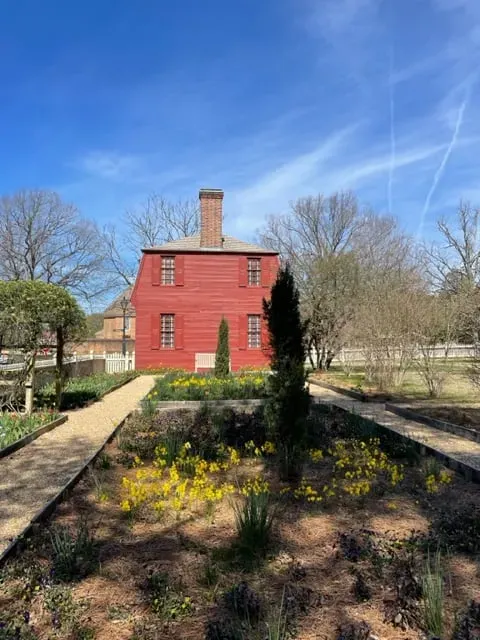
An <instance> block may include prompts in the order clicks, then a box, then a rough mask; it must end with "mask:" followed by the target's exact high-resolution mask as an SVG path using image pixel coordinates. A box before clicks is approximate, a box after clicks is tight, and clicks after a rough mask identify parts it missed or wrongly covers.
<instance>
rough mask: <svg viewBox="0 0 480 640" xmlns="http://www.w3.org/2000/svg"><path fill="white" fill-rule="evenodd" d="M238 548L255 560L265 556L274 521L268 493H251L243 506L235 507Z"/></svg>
mask: <svg viewBox="0 0 480 640" xmlns="http://www.w3.org/2000/svg"><path fill="white" fill-rule="evenodd" d="M234 510H235V524H236V528H237V536H238V547H239V550H240V551H241V553H242V554H243V555H245V556H246V557H250V558H254V557H261V556H263V555H264V554H265V552H266V550H267V547H268V545H269V542H270V538H271V533H272V526H273V521H274V515H273V511H272V508H271V505H270V497H269V494H268V493H267V492H263V491H262V492H260V493H253V492H252V493H249V494H248V495H247V496H246V497H245V500H244V502H243V504H242V505H240V506H239V505H235V507H234Z"/></svg>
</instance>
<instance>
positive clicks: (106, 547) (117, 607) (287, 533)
mask: <svg viewBox="0 0 480 640" xmlns="http://www.w3.org/2000/svg"><path fill="white" fill-rule="evenodd" d="M108 454H109V456H110V457H111V458H112V460H114V459H115V457H116V456H117V454H118V450H117V449H116V446H115V444H111V445H110V446H109V448H108ZM252 464H253V463H250V462H248V461H247V462H245V464H244V466H243V471H244V472H245V473H246V474H250V473H251V472H252V470H253V467H252ZM134 473H135V471H134V470H126V469H125V468H124V467H123V466H122V465H120V464H118V463H114V464H113V465H112V467H111V468H110V469H108V470H102V469H100V468H97V469H96V470H95V474H96V479H97V483H96V484H95V482H94V479H93V478H92V477H91V476H86V477H85V479H84V480H82V482H81V483H80V484H79V485H78V486H77V487H76V489H75V490H74V491H73V493H72V495H71V497H70V498H69V499H68V500H67V501H66V502H64V503H63V504H62V505H60V507H59V508H58V510H57V512H56V514H55V516H54V518H53V522H55V523H61V524H72V525H73V524H74V523H75V522H77V521H78V520H79V518H86V519H87V520H88V522H89V523H90V526H91V528H92V530H93V531H94V532H95V537H96V539H97V540H98V541H99V543H100V566H99V569H98V570H97V571H96V572H95V573H94V574H93V575H90V576H88V577H86V578H84V579H83V580H81V581H79V582H77V583H72V591H73V597H74V600H75V602H82V601H83V602H84V606H85V611H84V612H83V613H82V622H83V623H84V624H85V625H86V626H88V627H89V628H92V629H94V630H95V636H94V637H95V638H96V639H97V640H112V638H115V640H128V639H130V638H132V637H134V636H133V633H134V628H135V626H136V625H137V628H138V625H141V624H143V623H145V622H146V623H148V624H149V625H153V626H154V628H155V629H156V631H155V635H152V634H150V635H147V634H146V633H145V634H144V635H141V634H139V635H137V636H135V637H136V638H138V639H142V638H168V639H170V640H172V639H173V640H202V639H203V638H204V633H205V631H204V630H205V624H206V621H207V619H208V618H209V617H211V615H212V614H213V613H214V612H215V611H216V610H217V604H216V601H217V600H218V598H219V595H220V594H221V593H222V592H223V591H224V590H226V589H228V588H230V587H231V586H232V585H234V584H235V583H238V582H239V581H241V580H243V579H245V580H247V581H248V583H249V585H250V586H251V587H252V588H253V589H255V591H257V593H259V594H260V595H261V596H262V598H263V600H264V601H266V602H268V603H271V604H272V605H275V604H276V605H279V604H280V601H281V599H282V592H283V589H284V585H285V584H287V583H290V584H292V583H294V584H297V585H301V586H302V587H308V588H310V589H311V590H312V592H313V594H314V595H315V602H314V604H313V605H312V606H311V607H310V608H309V610H308V612H307V613H306V614H302V615H300V616H299V618H298V634H297V636H296V637H297V638H298V639H299V640H314V639H315V640H335V638H336V637H337V629H338V627H339V625H340V624H342V623H344V622H349V621H355V620H362V619H363V620H366V621H367V622H368V623H369V624H370V625H371V627H372V630H373V633H374V634H375V635H377V636H378V637H379V638H381V639H382V640H407V639H408V640H420V638H422V637H423V635H422V631H421V630H420V629H419V628H410V629H408V630H406V631H404V630H401V629H399V628H398V627H394V626H393V624H391V623H390V622H389V621H386V610H387V609H388V606H389V603H391V602H393V601H394V599H395V579H394V577H393V574H392V572H391V569H390V568H389V567H386V568H385V569H384V570H383V574H382V576H381V577H379V575H377V573H376V572H375V571H374V570H373V568H372V563H371V561H370V560H368V559H366V560H361V561H359V562H357V563H353V562H351V561H350V560H347V559H345V557H344V555H343V554H342V553H341V550H340V547H339V535H340V534H341V533H349V532H352V531H357V530H358V529H360V528H366V529H368V530H372V531H374V532H375V534H376V536H377V537H378V539H379V540H393V539H405V538H408V536H409V535H410V533H411V531H412V530H416V531H423V532H425V531H426V530H427V529H428V525H429V520H430V518H431V516H432V513H433V512H434V510H435V508H437V507H439V506H440V505H443V506H445V505H446V504H452V505H453V504H456V505H458V503H459V502H460V501H475V502H477V503H479V504H480V495H479V491H478V488H477V487H476V486H475V485H472V484H469V483H467V482H465V481H464V480H462V479H461V478H460V477H455V478H454V479H453V481H452V483H451V485H449V486H448V487H445V488H443V489H442V490H441V492H440V493H439V494H436V495H430V494H426V493H425V491H424V490H423V489H422V487H421V486H420V484H419V483H420V479H419V478H420V476H419V475H418V470H415V469H409V470H407V473H406V479H405V481H404V482H403V483H402V485H400V486H399V487H397V488H396V489H395V490H393V489H391V490H388V491H387V493H386V494H385V495H383V496H381V497H380V496H378V495H377V496H375V495H371V496H368V497H367V498H364V499H363V500H361V502H359V501H358V499H357V501H355V500H354V499H351V500H350V501H346V502H345V501H344V502H336V503H333V504H332V505H330V506H329V507H328V508H325V507H321V508H320V507H318V508H317V507H311V506H307V505H302V504H300V503H298V502H291V503H288V505H287V506H285V507H284V508H283V509H282V510H281V511H280V512H279V523H278V527H277V530H276V541H275V545H274V548H273V550H272V554H271V556H269V558H268V559H267V561H266V562H265V565H264V566H263V567H262V568H260V569H257V570H255V571H253V572H251V573H245V572H244V571H242V570H241V569H232V568H231V567H228V568H227V567H226V566H224V565H222V564H221V561H220V560H218V563H219V567H220V568H221V572H220V576H219V582H218V584H217V585H216V586H214V587H207V586H204V585H203V584H202V582H201V577H202V575H203V572H204V568H205V566H206V564H207V563H208V562H211V561H212V560H211V558H212V556H215V554H217V555H218V552H219V550H221V549H225V548H228V546H229V545H230V544H231V542H232V541H233V540H234V537H235V529H234V518H233V513H232V508H231V504H230V502H229V501H228V500H225V502H224V503H222V504H221V505H220V506H219V507H218V508H217V510H216V513H215V519H214V522H213V524H212V523H211V522H210V521H209V520H207V519H206V518H205V517H204V516H203V515H202V514H201V513H193V514H186V515H185V517H184V518H183V519H180V520H179V521H176V520H175V519H173V518H170V519H168V518H167V519H166V520H164V521H162V522H158V521H154V520H151V521H149V520H148V519H145V520H142V521H137V522H134V523H133V524H130V523H129V521H128V518H127V517H126V516H125V514H124V513H122V511H121V510H120V507H119V503H120V499H121V491H122V489H121V479H122V477H123V476H125V475H127V476H132V475H133V474H134ZM99 480H100V481H101V487H102V491H104V492H106V494H107V495H108V500H107V501H104V502H100V501H99V500H98V481H99ZM47 549H48V545H47V546H45V545H43V546H42V545H40V543H39V542H36V543H35V544H34V545H33V546H31V547H29V548H27V549H26V550H25V551H24V553H23V561H25V560H26V561H27V562H28V561H29V560H31V559H33V558H37V559H38V558H40V559H41V561H42V562H45V563H46V565H48V561H49V556H48V550H47ZM19 562H22V557H20V558H18V559H14V560H12V561H11V562H10V563H9V565H10V568H8V567H7V574H6V575H7V577H6V578H5V580H4V581H3V582H2V581H1V580H0V611H2V612H5V611H9V610H10V609H11V608H12V607H14V606H18V603H17V601H16V598H15V597H14V596H12V594H14V593H15V589H14V588H15V587H16V586H17V587H18V580H17V579H14V578H11V577H10V578H9V577H8V575H10V574H9V572H11V570H12V567H13V566H15V564H16V563H17V564H18V563H19ZM298 566H300V567H301V569H302V572H301V576H300V577H297V578H295V577H294V572H295V567H298ZM445 566H446V570H447V572H448V576H449V584H451V590H450V589H448V595H447V597H446V602H445V610H446V617H447V630H448V633H449V634H450V633H451V629H452V624H453V620H454V615H455V612H458V611H459V610H460V609H462V608H463V607H464V606H465V605H466V604H467V602H468V600H469V599H471V598H479V597H480V579H479V570H478V566H477V565H476V564H475V562H474V561H473V560H471V559H469V558H467V557H463V556H461V555H455V554H451V555H450V556H449V557H448V558H446V559H445ZM152 570H156V571H158V570H163V571H166V572H167V573H168V575H169V576H170V577H171V579H172V580H173V581H174V582H175V581H177V582H179V583H181V585H182V592H183V593H184V594H185V595H188V596H189V597H191V598H192V603H193V605H194V611H193V613H192V614H191V615H189V616H187V617H185V618H183V619H180V620H175V621H168V622H162V621H161V620H159V619H158V618H155V616H154V615H153V614H152V613H151V612H150V610H149V604H148V600H147V597H146V592H145V588H144V586H145V581H146V579H147V576H148V575H149V572H151V571H152ZM357 570H360V571H361V572H362V573H363V574H364V575H365V576H366V577H367V581H368V584H369V585H370V587H371V590H372V597H371V599H370V600H368V601H367V602H364V603H358V602H357V601H356V599H355V597H354V595H353V593H352V587H353V584H354V579H355V576H354V572H355V571H357ZM39 598H40V596H37V597H36V599H34V601H33V605H31V607H30V610H31V612H32V623H33V626H34V628H35V629H36V630H37V633H38V638H41V639H42V640H43V639H47V638H52V637H60V638H75V637H76V636H75V635H64V636H62V635H61V634H60V635H58V636H57V635H55V634H54V633H53V632H52V629H51V625H50V623H49V620H50V618H49V614H48V613H46V612H45V611H44V610H43V609H42V607H41V606H40V603H39ZM25 606H26V605H25ZM1 617H2V616H1V615H0V620H1ZM446 637H450V635H447V636H446Z"/></svg>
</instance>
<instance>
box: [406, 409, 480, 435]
mask: <svg viewBox="0 0 480 640" xmlns="http://www.w3.org/2000/svg"><path fill="white" fill-rule="evenodd" d="M409 408H411V409H412V411H416V413H420V414H421V415H424V416H428V417H429V418H436V419H437V420H443V421H444V422H451V423H453V424H459V425H461V426H463V427H468V428H469V429H474V430H475V431H480V406H477V407H452V406H429V405H423V404H415V405H414V406H411V407H409Z"/></svg>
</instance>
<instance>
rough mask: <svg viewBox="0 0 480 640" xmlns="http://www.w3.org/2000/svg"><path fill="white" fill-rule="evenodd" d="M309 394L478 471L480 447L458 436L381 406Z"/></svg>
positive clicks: (318, 390) (314, 389)
mask: <svg viewBox="0 0 480 640" xmlns="http://www.w3.org/2000/svg"><path fill="white" fill-rule="evenodd" d="M309 386H310V393H311V394H312V396H314V397H315V398H316V399H317V401H318V402H325V403H328V404H333V405H335V406H337V407H340V408H342V409H346V410H347V411H351V412H352V413H356V414H358V415H360V416H362V417H363V418H369V419H370V420H373V421H374V422H377V423H378V424H381V425H383V426H385V427H388V428H389V429H392V431H396V432H397V433H400V434H401V435H405V436H408V437H409V438H411V439H412V440H415V441H416V442H419V443H421V444H423V445H426V446H427V447H431V448H432V449H435V450H436V451H438V452H440V453H442V454H444V455H446V456H448V457H449V458H452V459H453V460H456V461H457V462H460V463H463V464H467V465H468V466H470V467H472V468H473V469H476V470H477V471H480V444H478V443H476V442H472V441H470V440H467V439H466V438H462V437H460V436H456V435H453V434H451V433H447V432H445V431H441V430H440V429H435V428H433V427H428V426H427V425H424V424H421V423H420V422H415V421H414V420H407V419H406V418H402V417H401V416H397V415H396V414H394V413H391V412H390V411H385V405H383V404H381V403H377V402H359V401H358V400H354V399H353V398H349V397H348V396H345V395H343V394H341V393H336V392H335V391H331V390H330V389H324V388H323V387H319V386H317V385H315V384H311V385H309Z"/></svg>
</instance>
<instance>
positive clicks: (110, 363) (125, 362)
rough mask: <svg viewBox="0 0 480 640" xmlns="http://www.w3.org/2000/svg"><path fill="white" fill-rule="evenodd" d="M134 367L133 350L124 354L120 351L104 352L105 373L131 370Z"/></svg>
mask: <svg viewBox="0 0 480 640" xmlns="http://www.w3.org/2000/svg"><path fill="white" fill-rule="evenodd" d="M133 369H135V351H132V352H131V353H129V352H128V351H127V353H126V354H125V355H123V354H121V353H106V354H105V372H106V373H122V372H123V371H132V370H133Z"/></svg>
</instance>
